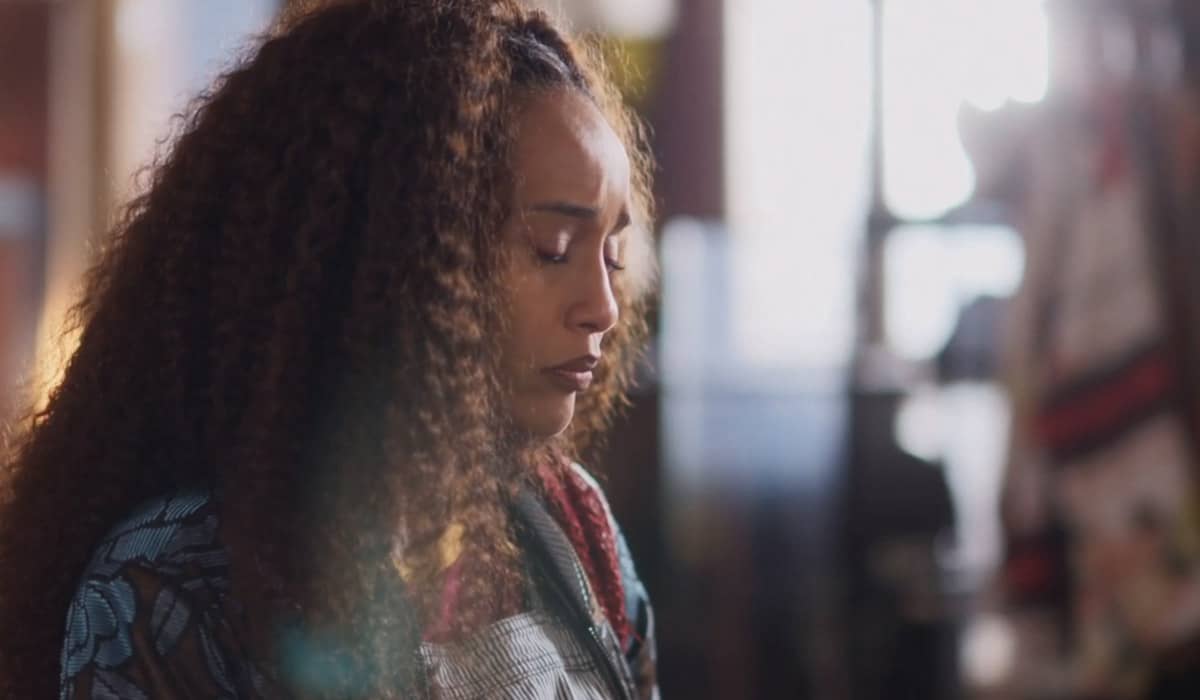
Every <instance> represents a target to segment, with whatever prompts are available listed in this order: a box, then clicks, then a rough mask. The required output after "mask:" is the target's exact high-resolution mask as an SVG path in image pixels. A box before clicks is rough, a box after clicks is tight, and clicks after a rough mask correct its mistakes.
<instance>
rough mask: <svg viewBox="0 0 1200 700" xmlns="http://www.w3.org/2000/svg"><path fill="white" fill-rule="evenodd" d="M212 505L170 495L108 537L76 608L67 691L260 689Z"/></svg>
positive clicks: (241, 694) (175, 693)
mask: <svg viewBox="0 0 1200 700" xmlns="http://www.w3.org/2000/svg"><path fill="white" fill-rule="evenodd" d="M207 505H208V502H207V500H206V499H204V498H202V497H191V498H185V497H178V496H177V497H173V498H169V499H160V500H159V501H156V502H154V503H151V504H148V505H147V506H145V507H144V508H143V509H142V510H141V511H139V512H138V513H135V515H134V516H133V517H131V518H130V519H129V520H127V521H125V522H123V523H122V524H121V525H119V526H118V527H117V528H116V529H114V531H113V532H112V533H110V534H109V535H108V536H106V537H105V539H104V540H103V541H102V542H101V544H100V546H99V547H98V548H97V550H96V553H95V556H94V557H93V559H92V561H91V563H90V564H89V565H88V568H87V570H86V571H85V572H84V575H83V577H82V578H81V580H80V583H79V586H78V588H77V589H76V592H75V596H74V598H73V599H72V601H71V604H70V607H69V608H68V611H67V620H66V630H65V636H64V643H63V648H62V655H61V666H60V674H61V675H60V684H59V700H80V699H83V698H88V699H92V698H114V699H120V700H141V699H143V698H146V699H150V698H154V699H157V698H165V699H167V700H174V699H176V698H210V699H211V698H252V697H257V696H258V694H257V693H256V692H255V689H256V687H258V686H259V685H260V684H259V683H257V682H255V680H254V679H255V678H256V674H254V673H253V671H252V669H251V668H250V667H249V664H248V663H247V662H246V660H245V659H246V656H245V653H244V649H243V648H242V646H241V645H240V644H239V641H238V639H239V635H238V634H236V633H235V626H234V624H233V623H234V622H236V614H235V611H234V610H233V609H232V607H231V603H230V602H229V601H228V600H227V596H226V595H225V592H226V591H227V589H228V576H227V574H228V560H227V555H226V552H225V550H224V549H223V548H222V547H221V546H220V545H219V544H218V543H217V541H216V529H217V522H216V516H215V515H214V514H212V513H211V512H210V510H209V508H208V507H207Z"/></svg>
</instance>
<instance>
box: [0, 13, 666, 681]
mask: <svg viewBox="0 0 1200 700" xmlns="http://www.w3.org/2000/svg"><path fill="white" fill-rule="evenodd" d="M598 55H599V53H598V51H597V50H596V49H595V48H594V47H591V46H590V45H587V44H586V43H585V42H581V41H580V42H577V41H574V40H571V39H568V38H566V37H564V36H563V35H562V34H561V33H560V32H559V31H558V30H557V29H556V28H555V27H554V26H553V25H552V24H551V23H550V22H549V21H548V20H547V18H546V17H545V16H544V15H542V14H540V13H537V12H532V11H528V10H525V9H523V8H521V7H520V6H519V5H518V3H517V2H515V0H486V1H482V0H425V1H424V2H413V1H411V0H409V1H403V0H335V1H329V0H326V1H323V2H316V3H309V4H308V5H307V6H305V7H303V8H302V9H300V10H297V11H293V12H291V13H289V14H287V15H285V16H284V17H283V18H282V19H281V20H280V22H279V24H278V26H277V27H276V28H275V29H273V30H272V31H271V32H269V33H268V34H267V35H266V36H264V37H263V38H262V39H261V40H260V44H259V45H258V47H257V49H256V50H255V51H254V52H253V53H252V54H251V55H249V56H248V57H247V58H246V59H244V60H243V61H242V62H241V63H240V64H239V65H237V66H235V67H234V68H233V69H231V70H230V71H229V72H227V73H226V74H225V75H224V76H223V77H222V78H221V79H220V80H218V81H217V83H216V84H215V85H214V87H213V88H212V89H211V91H209V92H207V93H205V94H203V95H201V96H200V98H198V100H197V101H196V103H195V106H194V108H192V109H191V110H189V113H188V115H187V116H186V117H184V119H183V121H182V122H181V124H182V126H181V129H180V132H179V135H178V136H177V138H176V139H175V140H174V142H173V145H172V147H171V148H170V150H169V151H168V152H167V153H166V154H165V155H163V156H162V157H160V159H159V162H157V163H156V164H155V166H154V167H153V168H152V169H151V170H150V171H149V173H150V179H149V182H148V187H147V188H146V191H145V193H144V194H142V195H141V196H139V197H137V198H136V199H134V200H133V201H132V202H131V203H129V204H128V205H127V207H126V208H125V210H124V213H123V216H122V217H121V219H120V220H119V222H118V223H117V225H116V226H115V227H114V229H113V230H112V231H111V232H110V234H109V235H108V236H107V237H106V239H105V244H104V245H103V247H102V249H101V251H100V254H99V258H98V260H97V262H96V263H95V264H94V265H93V266H92V268H91V269H90V271H89V274H88V276H87V278H86V282H85V285H84V289H83V294H82V296H81V298H80V300H79V301H78V303H77V304H76V306H75V308H74V310H73V314H72V321H71V330H75V331H78V334H79V342H78V345H77V347H76V349H75V351H74V352H73V354H72V355H71V357H70V360H69V362H68V363H67V365H66V368H65V372H64V375H63V379H62V381H61V382H60V383H59V385H58V386H57V387H55V389H54V390H53V391H52V392H51V394H50V398H49V401H48V402H47V404H46V406H45V408H43V409H40V410H37V411H31V412H30V414H29V417H28V418H27V419H26V420H24V421H23V422H22V424H21V425H20V426H18V429H17V430H16V431H15V432H14V437H13V438H12V439H11V440H10V443H9V444H8V445H7V446H6V452H5V457H4V460H3V462H2V465H3V466H2V469H3V471H2V472H0V629H3V630H7V631H8V632H6V634H4V635H3V638H2V639H0V696H3V697H5V698H9V697H20V698H32V697H49V696H52V695H53V694H54V693H55V689H56V683H57V679H58V669H57V664H58V658H59V649H60V647H61V645H62V642H63V620H64V614H65V611H66V608H67V605H68V603H69V601H70V598H71V596H72V593H73V591H74V588H75V586H76V584H77V582H78V580H79V577H80V575H81V573H82V571H83V569H84V566H85V564H86V562H87V560H88V557H89V555H90V553H91V551H92V549H93V548H94V547H95V545H96V543H97V541H98V538H99V536H100V535H101V534H102V533H103V532H104V531H105V530H107V529H108V528H109V527H110V526H111V525H112V524H114V523H115V522H116V521H117V520H118V519H119V518H121V517H122V516H123V515H124V514H125V513H127V512H128V511H129V510H130V509H131V508H132V507H133V506H134V505H136V504H137V503H139V502H141V501H143V500H145V499H148V498H151V497H153V496H156V495H159V494H162V493H163V492H165V491H168V490H170V489H172V488H177V487H182V486H188V485H194V484H205V485H208V486H210V487H211V488H213V489H214V492H215V493H217V494H218V497H219V501H220V503H221V507H222V513H223V515H222V537H223V540H224V542H225V544H226V546H227V548H228V549H229V551H230V556H231V560H232V567H231V574H232V577H233V582H232V585H233V591H234V595H236V596H237V597H238V598H239V600H241V601H242V602H243V604H244V606H245V608H246V610H247V615H248V618H249V627H250V630H251V639H250V640H249V642H250V648H251V649H252V650H253V651H254V654H255V656H256V661H259V662H260V663H261V664H262V665H263V666H264V667H265V668H267V669H273V668H276V666H277V664H278V661H279V655H280V652H279V649H278V646H279V640H278V636H277V634H276V633H275V632H273V630H276V631H277V630H278V629H279V625H281V624H283V623H284V622H289V623H300V624H301V625H302V626H303V628H304V629H306V630H309V631H312V632H313V633H319V634H321V635H323V637H322V638H325V639H332V640H335V643H334V647H335V648H337V649H338V650H340V653H343V655H344V656H346V657H348V658H350V659H352V662H351V666H350V668H352V672H353V675H354V677H355V678H356V679H357V680H356V684H357V687H358V688H359V690H360V691H361V694H362V695H366V696H370V697H394V696H395V693H396V692H397V691H396V688H399V687H405V686H406V684H407V683H408V682H409V681H410V680H411V678H410V677H409V676H406V675H405V674H408V673H410V671H411V669H407V667H406V665H405V664H403V663H400V664H398V663H395V658H394V656H392V655H390V652H389V650H392V649H395V648H397V647H396V644H398V643H401V642H402V641H403V640H404V639H405V638H406V635H407V638H408V639H411V635H413V634H414V630H419V629H420V626H421V625H422V624H423V623H424V620H425V618H426V616H427V614H428V612H429V611H431V610H432V609H433V608H432V605H433V601H434V600H435V599H436V597H437V593H438V591H437V585H438V583H437V580H436V577H435V576H434V575H433V574H432V573H431V572H430V570H429V567H424V568H422V567H421V566H419V564H420V563H421V562H426V561H432V560H433V558H434V557H433V553H434V551H435V547H436V543H437V540H438V538H439V537H440V535H441V533H443V532H444V531H445V530H446V528H447V526H448V525H449V524H450V523H451V522H454V523H459V524H462V525H463V532H464V538H463V551H464V555H465V556H464V557H463V561H464V562H465V568H464V569H463V572H462V603H461V610H460V614H459V615H458V618H457V620H456V625H457V633H459V634H463V633H466V632H469V631H470V630H472V629H476V628H478V627H479V626H481V625H483V624H486V623H487V622H490V621H491V620H493V619H495V617H496V616H497V615H499V614H502V613H503V612H504V611H506V610H509V609H510V608H511V606H512V605H514V604H515V602H514V601H515V600H516V599H515V596H516V595H518V592H519V590H520V586H521V585H522V574H521V570H520V566H519V561H518V557H519V553H518V552H517V549H516V547H515V545H514V543H513V536H512V532H511V525H510V523H509V520H508V515H507V512H506V509H505V507H504V503H505V501H506V499H507V498H509V497H510V496H511V495H512V493H511V492H512V490H513V489H514V488H516V486H515V485H519V484H524V483H530V481H531V478H530V476H531V474H533V472H534V471H535V470H536V469H537V468H538V465H539V464H540V465H544V464H546V463H547V461H549V462H553V463H562V461H563V460H564V459H566V458H568V457H573V456H574V454H577V453H578V452H580V451H583V450H587V449H588V448H589V446H592V445H594V444H595V441H596V438H597V436H598V435H600V434H601V433H602V432H603V430H604V428H605V427H606V426H607V424H608V422H609V421H610V420H611V417H612V415H613V413H614V411H615V410H616V409H617V408H619V406H620V404H621V402H622V400H623V399H622V397H623V396H624V392H625V389H626V388H627V386H628V384H629V382H630V380H631V372H632V366H633V364H634V361H635V359H636V355H637V352H638V349H639V347H640V346H641V343H642V340H643V339H644V336H645V324H644V321H643V308H644V305H645V303H646V301H645V298H646V294H647V292H648V290H649V280H650V278H651V277H652V269H651V268H652V262H649V261H650V259H651V256H650V255H649V235H648V231H649V226H650V220H651V213H652V212H651V198H650V194H649V192H650V157H649V155H648V149H647V148H646V140H645V135H644V133H643V131H642V128H641V127H640V125H639V123H638V122H637V120H636V119H635V118H634V117H633V116H632V114H631V113H630V112H629V111H628V110H627V109H625V108H624V107H623V105H622V103H621V100H620V97H619V96H618V94H617V92H616V91H615V89H614V88H613V84H612V82H611V81H610V80H609V79H608V78H607V77H606V74H605V72H604V70H603V66H602V64H601V62H600V61H599V59H598ZM536 89H576V90H580V91H582V92H583V93H585V94H586V95H588V96H590V97H591V99H593V100H594V101H595V103H596V104H597V105H598V106H599V107H600V108H601V110H602V112H603V113H604V114H605V115H606V116H607V117H608V119H609V121H610V122H611V124H612V126H613V128H614V129H615V130H616V131H617V133H618V135H619V136H620V137H621V138H622V139H623V141H624V142H625V144H626V149H627V151H628V152H629V155H630V158H631V161H632V162H633V165H634V168H633V183H632V184H633V192H634V202H633V209H634V219H635V222H636V223H638V224H640V226H638V229H639V231H640V235H638V236H637V240H640V241H641V243H642V249H641V251H640V254H637V255H635V259H634V260H633V261H632V262H633V263H634V264H635V265H636V264H638V263H640V264H641V266H642V267H641V271H640V272H636V267H632V266H631V267H630V269H629V271H630V272H631V273H632V272H636V274H631V275H630V276H628V277H625V278H624V279H623V280H622V281H620V282H619V283H618V284H617V289H616V292H617V296H618V302H619V304H620V305H621V314H620V321H619V324H618V326H617V327H616V328H614V329H613V330H612V331H611V332H610V333H609V334H608V335H607V336H606V337H605V341H604V343H605V345H604V348H605V354H604V358H605V359H604V362H603V364H602V365H601V366H600V367H598V368H597V371H596V373H595V382H594V384H593V388H592V389H590V390H589V391H588V392H586V393H585V395H583V396H581V397H580V403H579V405H578V407H577V415H576V419H575V421H574V422H573V424H572V426H571V428H570V429H569V432H568V433H567V434H566V435H565V436H563V437H562V438H560V439H557V440H554V441H552V442H550V443H548V444H537V443H531V442H530V441H528V440H522V439H520V436H519V435H517V433H516V431H515V430H514V428H513V426H511V425H509V424H507V422H506V419H505V418H504V412H503V410H501V406H502V401H503V394H502V387H501V385H500V380H499V378H498V361H497V360H496V359H495V353H494V352H493V343H494V340H495V338H496V337H497V334H498V333H502V332H503V331H504V325H505V322H504V320H503V319H504V314H505V303H504V299H505V294H504V289H503V285H502V281H501V275H500V274H499V270H500V269H502V268H501V266H502V265H503V253H502V252H501V245H500V244H499V239H498V235H499V230H500V228H501V225H502V223H503V222H504V221H505V219H506V217H507V216H508V214H509V212H508V211H507V209H508V201H509V194H510V192H511V189H510V188H511V174H510V171H509V162H508V154H509V153H510V149H511V146H512V143H513V139H514V133H515V120H516V118H517V116H516V115H517V113H518V104H519V102H520V97H521V95H522V93H523V92H527V91H529V90H536ZM246 533H253V536H249V535H247V534H246ZM398 541H399V544H397V542H398ZM397 547H399V548H400V555H401V556H402V557H404V559H405V562H406V564H408V563H414V564H415V565H417V566H416V567H415V569H414V570H415V571H416V572H417V573H416V574H415V575H413V576H410V577H407V578H406V580H405V581H403V582H401V581H400V577H399V576H398V575H397V573H396V568H395V564H394V557H395V556H396V553H397ZM409 610H411V611H415V613H414V614H413V615H409V616H404V615H402V614H401V611H409ZM15 630H20V633H19V634H14V633H13V631H15ZM291 690H293V691H294V692H296V693H298V694H305V692H303V691H304V689H302V688H292V689H291ZM316 694H320V693H316Z"/></svg>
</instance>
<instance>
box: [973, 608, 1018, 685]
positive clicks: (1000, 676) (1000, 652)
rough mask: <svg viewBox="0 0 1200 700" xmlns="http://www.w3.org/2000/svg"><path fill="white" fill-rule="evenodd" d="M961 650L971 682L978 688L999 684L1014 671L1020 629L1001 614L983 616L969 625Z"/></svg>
mask: <svg viewBox="0 0 1200 700" xmlns="http://www.w3.org/2000/svg"><path fill="white" fill-rule="evenodd" d="M960 649H961V651H960V653H961V657H960V663H961V664H962V672H963V677H964V679H965V680H966V681H967V683H968V684H969V685H971V686H973V687H977V688H987V687H990V686H995V685H998V684H999V683H1002V682H1003V681H1004V680H1005V679H1006V678H1007V677H1008V676H1009V674H1011V673H1012V670H1013V665H1014V663H1015V661H1016V655H1017V639H1016V632H1014V631H1013V629H1012V626H1011V625H1010V624H1009V623H1008V622H1006V621H1005V620H1004V619H1003V618H1001V617H998V616H993V615H986V616H982V617H980V618H979V619H977V620H974V621H973V622H971V624H970V626H968V627H967V629H966V632H965V634H964V635H963V642H962V646H961V648H960Z"/></svg>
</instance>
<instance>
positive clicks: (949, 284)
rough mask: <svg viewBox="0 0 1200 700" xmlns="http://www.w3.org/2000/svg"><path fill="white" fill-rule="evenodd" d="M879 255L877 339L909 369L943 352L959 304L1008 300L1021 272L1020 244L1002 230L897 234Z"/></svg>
mask: <svg viewBox="0 0 1200 700" xmlns="http://www.w3.org/2000/svg"><path fill="white" fill-rule="evenodd" d="M883 255H884V257H883V265H884V272H883V278H884V332H885V334H886V337H887V342H888V345H889V346H890V347H891V348H892V349H894V350H895V351H896V353H897V354H898V355H900V356H901V357H904V358H906V359H909V360H914V361H920V360H928V359H930V358H932V357H933V356H934V355H936V354H937V353H938V352H939V351H940V350H941V349H942V348H943V347H944V346H945V345H946V342H947V341H948V340H949V339H950V336H951V334H952V333H953V332H954V326H955V323H957V321H958V315H959V313H960V310H961V308H962V306H963V305H964V304H966V303H968V302H970V301H971V300H972V299H973V298H975V297H977V296H980V295H987V296H993V297H1007V296H1011V295H1012V294H1013V293H1015V292H1016V290H1017V287H1018V286H1019V285H1020V283H1021V278H1022V276H1023V275H1024V272H1025V252H1024V248H1023V246H1022V245H1021V238H1020V236H1019V235H1018V234H1017V233H1016V232H1015V231H1013V230H1012V229H1011V228H1008V227H1005V226H956V227H953V228H945V227H938V226H902V227H899V228H897V229H895V230H894V231H893V232H892V234H891V235H889V236H888V238H887V242H886V244H885V246H884V254H883Z"/></svg>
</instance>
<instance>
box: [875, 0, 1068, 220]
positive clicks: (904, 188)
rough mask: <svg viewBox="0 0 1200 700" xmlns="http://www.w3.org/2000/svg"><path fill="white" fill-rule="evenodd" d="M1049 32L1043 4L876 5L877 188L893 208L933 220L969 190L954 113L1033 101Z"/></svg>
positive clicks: (1017, 0) (1042, 88) (1000, 0)
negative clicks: (880, 169) (880, 149)
mask: <svg viewBox="0 0 1200 700" xmlns="http://www.w3.org/2000/svg"><path fill="white" fill-rule="evenodd" d="M1047 32H1048V27H1047V20H1046V15H1045V10H1044V8H1043V7H1042V2H1041V0H976V1H975V2H963V1H962V0H893V1H891V2H885V3H883V49H882V50H883V56H882V58H883V136H884V164H883V166H884V190H885V196H886V198H887V202H888V205H889V206H890V208H891V209H892V211H893V212H895V213H896V214H897V215H899V216H901V217H903V218H908V219H928V218H936V217H937V216H940V215H941V214H943V213H945V212H946V211H947V210H949V209H951V208H953V207H955V206H957V205H959V204H962V203H963V202H964V201H966V200H967V199H968V198H969V197H970V196H971V194H972V192H973V191H974V189H975V173H974V170H973V169H972V167H971V164H970V162H969V160H968V159H967V154H966V152H965V151H964V150H963V146H962V142H961V141H960V140H959V133H958V113H959V110H960V108H961V107H962V105H963V104H964V102H970V103H971V104H973V105H975V106H977V107H979V108H980V109H985V110H994V109H998V108H999V107H1001V106H1003V105H1004V103H1005V102H1007V101H1008V100H1014V101H1018V102H1036V101H1039V100H1041V99H1042V98H1043V97H1044V96H1045V94H1046V86H1047V82H1048V79H1049V78H1048V76H1049V69H1048V48H1047Z"/></svg>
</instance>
